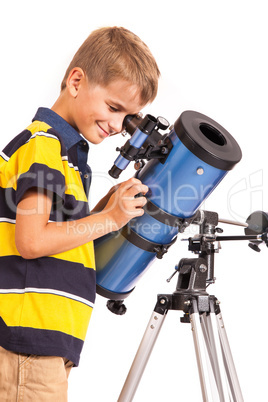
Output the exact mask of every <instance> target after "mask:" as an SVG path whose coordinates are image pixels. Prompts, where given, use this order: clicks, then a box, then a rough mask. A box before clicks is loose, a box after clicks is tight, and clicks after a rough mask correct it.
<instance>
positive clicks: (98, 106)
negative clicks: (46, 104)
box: [65, 76, 144, 144]
mask: <svg viewBox="0 0 268 402" xmlns="http://www.w3.org/2000/svg"><path fill="white" fill-rule="evenodd" d="M143 107H144V105H142V103H141V100H140V93H139V90H138V87H137V86H136V85H133V84H131V83H129V82H127V81H123V80H120V79H118V80H115V81H113V82H111V83H110V84H108V85H107V86H101V85H97V84H90V83H88V80H87V78H86V77H85V76H83V77H82V78H81V80H80V81H79V83H78V81H76V95H75V96H74V97H73V99H72V104H71V108H69V115H68V118H66V117H65V118H66V120H67V121H68V122H69V123H70V124H71V125H72V126H73V127H74V128H75V129H76V130H77V131H78V132H80V133H81V134H83V136H84V137H85V138H86V139H87V140H88V141H89V142H91V143H93V144H99V143H100V142H102V141H103V140H104V139H105V138H107V137H109V135H113V134H117V133H120V132H121V131H122V129H123V127H122V125H123V120H124V118H125V116H126V115H128V114H136V113H138V112H139V111H140V110H141V109H142V108H143Z"/></svg>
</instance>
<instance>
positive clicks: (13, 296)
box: [0, 111, 95, 365]
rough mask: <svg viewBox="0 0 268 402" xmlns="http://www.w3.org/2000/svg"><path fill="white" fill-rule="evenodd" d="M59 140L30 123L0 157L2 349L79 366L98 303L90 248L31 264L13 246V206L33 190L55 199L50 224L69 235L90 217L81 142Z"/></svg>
mask: <svg viewBox="0 0 268 402" xmlns="http://www.w3.org/2000/svg"><path fill="white" fill-rule="evenodd" d="M53 113H54V112H52V111H50V112H46V113H45V115H46V114H47V115H48V116H52V115H53ZM54 117H55V118H56V120H57V121H59V120H60V119H61V118H60V117H59V116H58V115H56V114H55V113H54ZM65 123H66V122H65ZM66 124H68V123H66ZM69 128H70V130H69V131H70V132H71V131H72V130H74V129H73V128H72V127H71V126H69ZM74 131H75V130H74ZM75 133H76V135H78V136H79V137H78V138H79V140H81V139H82V137H81V136H80V135H79V134H78V133H77V132H75ZM64 137H66V133H64V132H63V131H62V132H59V131H58V130H57V131H56V130H55V129H54V128H52V127H51V126H50V125H49V124H47V123H46V122H44V121H38V120H35V121H33V123H32V124H31V125H30V126H29V127H28V128H27V129H26V130H24V131H23V132H22V133H21V134H19V135H18V136H17V137H15V138H14V139H13V140H12V141H11V142H10V143H9V144H8V145H7V146H6V147H5V148H4V150H3V151H2V152H1V153H0V238H1V243H0V345H1V346H2V347H4V348H5V349H7V350H11V351H14V352H20V353H27V354H37V355H50V356H62V357H66V358H67V359H69V360H71V361H73V363H74V364H75V365H78V363H79V357H80V353H81V350H82V346H83V342H84V339H85V336H86V331H87V327H88V323H89V320H90V316H91V312H92V308H93V304H94V301H95V261H94V250H93V243H92V242H89V243H86V244H85V245H82V246H80V247H77V248H74V249H72V250H69V251H66V252H62V253H59V254H55V255H50V256H47V257H42V258H36V259H30V260H26V259H24V258H22V257H21V256H20V254H19V252H18V250H17V248H16V245H15V226H16V211H17V205H18V203H19V202H20V200H21V199H22V197H23V195H24V194H25V192H26V191H27V190H29V189H30V188H33V187H37V188H39V191H42V189H44V190H49V191H51V192H53V204H52V209H51V213H50V218H49V219H50V221H52V222H58V224H59V225H60V222H64V221H65V222H66V221H68V222H69V229H68V230H70V231H72V230H74V226H73V225H72V221H73V220H77V219H80V218H83V217H85V216H88V215H89V208H88V200H87V196H86V193H85V183H83V181H82V179H81V174H80V170H81V168H80V167H78V162H79V153H78V152H77V150H78V144H79V143H76V141H74V144H72V146H70V144H69V147H68V146H67V147H66V138H64ZM67 142H68V141H67ZM80 165H81V162H80ZM84 169H85V167H84ZM80 229H81V230H82V228H80Z"/></svg>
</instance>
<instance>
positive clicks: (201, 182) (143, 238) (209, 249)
mask: <svg viewBox="0 0 268 402" xmlns="http://www.w3.org/2000/svg"><path fill="white" fill-rule="evenodd" d="M124 126H125V130H126V132H128V133H129V134H130V135H131V138H130V140H128V141H127V142H126V143H125V145H123V146H122V147H121V148H118V149H117V150H118V151H119V152H120V155H119V156H118V157H117V159H116V160H115V162H114V165H113V166H112V168H111V169H110V171H109V174H110V175H111V176H112V177H114V178H118V177H119V176H120V174H121V173H122V171H123V170H124V169H126V168H127V166H128V165H129V163H130V162H135V167H136V169H137V173H136V175H135V176H136V177H137V178H138V179H140V180H141V182H142V183H144V184H146V185H147V186H148V188H149V192H148V193H147V194H146V197H147V204H146V205H145V207H144V214H143V215H142V216H140V217H137V218H134V219H132V220H131V221H130V222H128V224H127V225H125V226H124V227H123V228H122V229H121V230H119V231H117V232H112V233H109V234H108V235H106V236H103V237H102V238H100V239H97V240H96V241H95V255H96V274H97V292H98V293H99V294H100V295H102V296H104V297H107V298H109V299H110V300H109V301H108V302H107V307H108V308H109V310H110V311H112V312H113V313H115V314H118V315H122V314H124V313H125V312H126V307H125V305H124V304H123V302H124V299H125V298H126V297H127V296H128V295H130V294H131V293H132V291H133V290H134V288H135V286H136V284H137V282H138V281H139V280H140V279H141V277H142V276H143V275H144V274H145V272H146V271H147V270H148V269H149V267H150V266H151V264H152V263H153V261H154V260H155V259H156V258H162V257H163V255H164V254H165V253H166V252H167V251H168V249H169V247H170V246H171V245H172V244H173V243H174V242H175V241H176V238H177V235H178V234H179V233H182V232H184V230H185V228H187V226H189V225H190V224H193V225H198V226H199V234H196V235H195V236H193V237H190V238H189V239H182V240H188V242H189V245H188V250H189V251H190V252H191V253H192V254H195V257H191V258H182V259H181V260H180V261H179V263H178V264H177V265H176V267H175V272H173V274H172V275H171V276H170V278H169V279H168V280H167V281H168V282H170V281H171V279H172V278H173V277H174V276H175V274H178V275H177V276H178V279H177V285H176V289H175V291H174V292H173V293H164V294H158V295H157V301H156V304H155V307H154V310H153V312H152V315H151V318H150V320H149V322H148V325H147V327H146V330H145V333H144V335H143V337H142V340H141V343H140V345H139V347H138V350H137V353H136V355H135V357H134V360H133V363H132V365H131V368H130V370H129V373H128V375H127V377H126V380H125V383H124V385H123V388H122V390H121V393H120V395H119V398H118V402H132V400H133V398H134V395H135V392H136V390H137V387H138V385H139V382H140V380H141V378H142V375H143V372H144V370H145V367H146V365H147V362H148V360H149V358H150V355H151V353H152V350H153V347H154V345H155V342H156V340H157V338H158V335H159V333H160V330H161V328H162V326H163V323H164V321H165V319H166V316H167V313H168V311H170V310H173V311H182V312H183V313H184V315H183V317H181V318H180V321H181V322H182V323H188V324H190V325H191V333H192V336H193V341H194V347H195V354H196V361H197V366H198V372H199V379H200V385H201V392H202V399H203V401H204V402H214V401H222V402H227V401H232V402H243V401H244V399H243V395H242V390H241V388H240V384H239V380H238V376H237V373H236V368H235V365H234V360H233V357H232V353H231V349H230V345H229V341H228V337H227V332H226V329H225V325H224V322H223V316H222V313H221V309H220V302H219V300H218V299H217V298H216V297H215V296H214V295H210V294H209V293H208V292H207V288H208V286H209V285H210V284H213V283H215V279H216V278H215V277H214V259H215V253H218V252H219V250H220V248H221V245H220V243H221V242H224V241H229V240H231V241H233V240H246V241H248V242H249V246H250V247H251V248H252V249H253V250H255V251H257V252H259V251H260V245H261V244H262V243H264V244H265V245H266V246H267V247H268V213H266V212H263V211H256V212H253V213H251V215H250V216H249V217H248V218H247V220H246V222H245V223H239V222H236V221H230V220H224V219H220V218H219V217H218V214H217V213H216V212H211V211H204V210H201V209H200V207H201V205H202V203H203V201H204V200H205V199H206V198H207V197H208V196H209V195H210V194H211V193H212V192H213V191H214V189H215V188H216V187H217V186H218V184H219V183H220V182H221V180H222V179H223V178H224V177H225V175H226V174H227V173H228V172H229V171H230V170H231V169H233V167H234V166H235V165H236V164H237V163H238V162H239V161H240V159H241V157H242V153H241V150H240V147H239V145H238V144H237V142H236V141H235V139H234V138H233V137H232V136H231V134H230V133H229V132H228V131H226V130H225V129H224V128H223V127H222V126H220V125H219V124H218V123H216V122H215V121H214V120H212V119H210V118H209V117H207V116H205V115H203V114H200V113H198V112H194V111H185V112H183V113H182V114H181V115H180V117H179V118H178V119H177V120H176V122H175V124H174V126H172V127H171V128H169V130H170V131H169V132H168V133H164V134H161V131H162V130H166V129H167V128H168V127H169V123H168V122H167V121H166V120H165V119H163V118H162V117H158V118H155V117H153V116H151V115H147V116H145V118H144V119H142V117H141V116H127V117H126V118H125V120H124ZM145 161H146V163H145ZM137 196H139V194H138V195H137ZM219 222H221V223H227V224H235V225H238V226H243V227H244V234H243V235H239V236H223V235H222V233H223V230H222V229H221V228H220V227H218V224H219ZM236 309H237V311H240V309H241V303H240V302H239V303H238V304H237V306H236V305H235V306H234V308H233V310H234V311H236ZM187 375H188V374H187Z"/></svg>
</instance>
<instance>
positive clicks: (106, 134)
mask: <svg viewBox="0 0 268 402" xmlns="http://www.w3.org/2000/svg"><path fill="white" fill-rule="evenodd" d="M97 126H98V127H99V129H100V130H101V132H102V134H103V135H104V136H105V137H109V135H110V134H109V133H107V131H105V130H104V129H103V128H102V127H101V126H100V125H99V124H98V123H97Z"/></svg>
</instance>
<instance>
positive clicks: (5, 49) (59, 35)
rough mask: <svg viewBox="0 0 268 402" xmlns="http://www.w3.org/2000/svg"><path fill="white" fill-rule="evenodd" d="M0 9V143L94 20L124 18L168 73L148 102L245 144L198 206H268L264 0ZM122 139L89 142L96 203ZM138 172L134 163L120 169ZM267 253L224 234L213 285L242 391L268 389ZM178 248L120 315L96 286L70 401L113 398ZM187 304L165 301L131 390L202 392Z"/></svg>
mask: <svg viewBox="0 0 268 402" xmlns="http://www.w3.org/2000/svg"><path fill="white" fill-rule="evenodd" d="M3 4H4V5H3ZM0 16H1V24H0V38H1V39H0V55H1V63H0V76H1V86H0V88H1V92H0V102H1V134H0V145H1V147H0V148H1V149H2V148H3V147H4V146H5V144H6V143H7V142H8V141H9V140H11V139H12V138H13V137H14V136H15V135H16V134H17V133H19V132H20V131H22V129H24V128H25V127H26V126H27V125H28V124H29V122H30V121H31V118H32V117H33V115H34V113H35V111H36V109H37V107H38V106H47V107H50V106H52V104H53V103H54V101H55V100H56V98H57V96H58V94H59V88H60V82H61V79H62V76H63V74H64V72H65V69H66V67H67V65H68V63H69V61H70V60H71V58H72V56H73V54H74V52H75V51H76V50H77V48H78V46H80V44H81V43H82V42H83V41H84V39H85V38H86V37H87V36H88V34H89V33H90V32H91V31H92V30H94V29H96V28H98V27H100V26H105V25H120V26H125V27H126V28H128V29H130V30H132V31H133V32H135V33H136V34H137V35H139V36H140V37H141V38H142V39H143V40H144V41H145V43H147V45H148V46H149V47H150V49H151V51H152V53H153V54H154V56H155V58H156V60H157V62H158V65H159V68H160V70H161V73H162V76H161V81H160V88H159V94H158V97H157V99H156V100H155V101H154V103H153V104H152V105H150V106H149V107H147V109H146V110H145V111H144V112H148V113H151V114H153V115H155V116H158V115H162V116H164V117H166V118H167V119H168V120H169V121H170V123H173V122H174V121H175V120H176V119H177V118H178V117H179V115H180V114H181V112H182V111H184V110H187V109H191V110H196V111H198V112H201V113H204V114H206V115H208V116H209V117H211V118H213V119H214V120H216V121H217V122H219V123H220V124H221V125H223V126H224V127H225V128H226V129H227V130H228V131H229V132H230V133H231V134H232V135H233V136H234V137H235V138H236V140H237V142H238V143H239V145H240V146H241V149H242V152H243V159H242V161H241V162H240V163H239V164H238V165H237V166H236V168H235V169H234V170H233V171H231V172H230V173H229V174H228V175H227V177H226V178H225V179H224V180H223V182H222V183H221V184H220V185H219V187H218V188H217V189H216V190H215V191H214V192H213V194H212V195H211V196H210V197H209V198H208V200H207V201H206V202H205V205H204V206H203V209H207V210H212V211H216V212H218V213H219V216H220V217H221V218H227V219H237V220H239V221H245V220H246V219H247V217H248V216H249V214H250V213H251V212H253V211H256V210H264V211H265V210H266V211H268V205H267V204H268V200H267V196H268V188H267V185H266V183H267V181H268V180H267V176H268V167H267V164H266V156H267V145H268V140H267V131H268V128H267V106H268V105H267V93H268V79H267V74H268V58H267V37H268V36H267V33H268V32H267V31H268V28H267V8H266V4H265V1H258V0H255V1H254V2H252V1H247V0H245V1H222V2H220V1H205V0H203V1H182V0H173V1H172V0H165V1H158V0H154V1H140V0H136V1H134V2H126V1H121V0H119V1H116V0H114V1H109V2H108V1H102V0H99V1H90V0H87V1H85V0H76V1H75V2H74V1H69V0H65V1H61V0H60V1H57V0H54V1H51V0H47V1H38V0H35V1H29V0H24V1H18V0H16V1H10V2H5V3H4V2H2V3H1V11H0ZM124 141H125V140H124V139H123V138H122V137H117V138H111V139H107V140H106V141H105V142H104V143H103V144H101V145H98V147H95V146H94V147H93V146H92V147H91V153H90V157H89V164H90V165H91V166H92V168H93V171H94V178H93V184H92V194H93V195H92V196H91V200H90V201H91V204H92V206H93V204H95V203H96V202H97V200H98V199H99V198H100V197H101V196H103V195H104V194H105V193H106V191H108V189H109V188H110V187H111V185H112V184H114V182H113V181H112V180H111V179H109V178H108V177H107V171H108V169H109V168H110V167H111V166H112V164H113V161H114V159H115V157H116V156H117V153H116V152H115V147H116V146H119V145H121V144H123V143H124ZM133 173H134V171H133V167H129V168H128V169H127V171H126V172H125V173H124V175H123V176H122V179H124V178H128V177H131V176H132V175H133ZM222 227H224V233H225V234H226V235H228V234H243V229H242V228H239V227H231V226H229V225H223V226H222ZM188 235H189V234H187V236H188ZM184 237H185V236H184ZM181 238H183V235H181ZM267 253H268V250H267V249H266V247H262V252H261V253H256V252H254V251H252V250H251V249H250V248H249V247H248V246H247V244H246V242H224V243H223V244H222V250H221V251H220V253H219V254H218V255H216V264H215V276H216V277H217V281H216V284H215V285H214V286H213V287H211V290H210V293H211V294H216V296H217V297H218V298H219V300H220V301H221V302H222V304H221V306H222V307H221V308H222V312H223V317H224V321H225V324H226V327H227V333H228V337H229V341H230V344H231V348H232V352H233V356H234V359H235V363H236V368H237V371H238V374H239V379H240V383H241V388H242V390H243V394H244V398H245V401H247V402H253V401H254V402H255V401H258V402H263V401H267V400H268V392H267V380H268V373H267V358H268V351H267V321H266V320H267V283H268V272H267V262H266V261H267V255H268V254H267ZM183 257H191V254H190V253H189V252H188V251H187V244H186V243H183V242H180V241H177V243H176V245H174V246H173V247H172V248H171V250H170V251H169V253H168V255H166V256H165V257H164V259H163V260H162V261H157V262H155V263H154V264H153V266H152V267H151V268H150V270H149V272H148V273H147V274H146V275H145V276H144V277H143V278H142V279H141V280H140V282H139V283H138V285H137V287H136V289H135V291H134V292H133V293H132V295H131V296H130V297H129V298H128V299H127V300H126V304H127V307H128V312H127V314H126V315H125V316H122V317H118V316H115V315H113V314H112V313H110V312H109V311H108V310H107V309H106V300H105V299H104V298H102V297H100V296H98V297H97V301H96V307H95V309H94V312H93V316H92V320H91V322H90V326H89V331H88V335H87V338H86V342H85V346H84V349H83V353H82V357H81V363H80V366H79V368H77V369H74V370H73V371H72V373H71V375H70V384H69V401H70V402H77V401H78V402H87V401H91V402H92V401H93V402H115V401H116V400H117V398H118V395H119V393H120V390H121V388H122V385H123V383H124V379H125V377H126V375H127V372H128V369H129V367H130V365H131V362H132V359H133V357H134V354H135V352H136V350H137V348H138V345H139V342H140V340H141V337H142V335H143V333H144V331H145V328H146V325H147V322H148V320H149V318H150V316H151V313H152V310H153V308H154V305H155V302H156V295H157V293H164V292H166V293H172V292H173V291H174V290H175V286H176V280H173V282H171V284H169V285H168V284H167V283H166V278H167V277H169V276H170V274H171V273H172V271H173V269H174V266H175V265H176V264H177V263H178V261H179V260H180V259H181V258H183ZM180 316H181V313H180V312H169V313H168V316H167V319H166V321H165V324H164V327H163V329H162V331H161V333H160V336H159V339H158V341H157V343H156V346H155V348H154V351H153V354H152V356H151V359H150V361H149V363H148V366H147V368H146V371H145V373H144V376H143V378H142V381H141V383H140V386H139V389H138V391H137V393H136V397H135V402H144V401H147V400H153V401H155V402H160V401H161V402H162V401H172V402H173V401H174V402H175V401H187V402H197V401H201V393H200V386H199V380H198V374H197V366H196V361H195V353H194V347H193V342H192V334H191V330H190V327H189V325H186V324H181V323H180V321H179V318H180Z"/></svg>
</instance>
